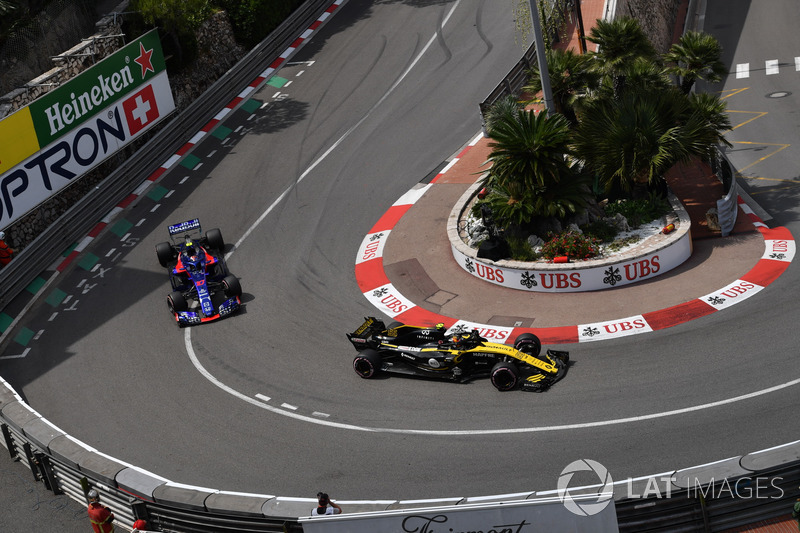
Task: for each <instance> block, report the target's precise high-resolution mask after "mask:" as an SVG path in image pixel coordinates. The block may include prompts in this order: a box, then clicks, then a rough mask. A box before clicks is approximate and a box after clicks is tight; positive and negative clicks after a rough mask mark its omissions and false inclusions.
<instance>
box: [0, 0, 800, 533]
mask: <svg viewBox="0 0 800 533" xmlns="http://www.w3.org/2000/svg"><path fill="white" fill-rule="evenodd" d="M329 5H330V0H324V1H322V0H309V1H308V2H306V3H305V4H304V6H302V7H301V8H300V9H298V10H297V11H296V12H295V14H294V15H293V16H292V18H290V19H289V20H287V21H286V23H284V25H282V26H281V28H279V29H278V30H276V31H275V32H274V33H273V35H271V36H270V38H269V39H268V41H269V42H267V41H265V42H263V43H261V44H260V45H259V46H257V47H256V48H255V49H254V50H253V51H251V52H250V53H249V54H248V55H247V56H246V57H245V58H244V59H242V61H241V62H240V63H239V64H237V66H236V67H234V68H233V69H232V70H231V71H230V72H229V75H228V76H227V77H226V79H224V80H220V81H219V82H217V83H215V84H214V85H213V86H212V87H211V88H210V89H209V90H208V91H207V92H206V93H204V95H203V96H201V98H200V99H199V100H198V101H197V102H195V103H194V104H192V106H190V108H189V109H187V110H186V111H185V112H183V113H181V114H180V115H178V116H177V117H175V118H174V119H173V120H171V121H170V123H169V124H168V125H167V126H166V127H165V128H164V129H163V130H162V131H161V132H160V133H159V134H157V135H156V136H155V138H154V139H152V140H151V141H150V142H148V143H147V144H146V145H145V146H144V147H143V148H142V149H140V150H139V152H137V153H136V154H135V155H134V156H133V157H132V158H131V159H129V160H128V161H126V162H125V163H124V164H123V165H121V166H120V168H119V169H118V170H117V171H115V172H114V173H113V174H112V175H110V176H109V177H108V178H107V179H106V180H105V181H104V182H103V183H102V184H101V185H100V186H99V187H98V189H97V190H95V191H94V193H92V194H91V195H89V196H87V197H86V198H84V199H83V200H82V201H81V202H79V203H78V204H76V206H74V207H73V208H72V209H70V210H69V211H68V212H67V213H65V215H63V216H62V217H61V218H60V219H59V221H58V222H57V223H56V224H54V225H53V226H52V227H51V228H50V229H48V231H47V232H45V233H44V234H42V235H41V236H40V237H39V238H37V240H36V241H34V243H32V245H30V246H29V247H28V248H26V249H25V250H24V251H23V252H22V253H20V255H19V256H18V257H17V258H15V260H14V261H13V262H12V263H11V264H9V265H8V266H7V267H6V268H4V269H3V270H2V271H0V287H2V291H3V292H2V293H0V303H2V304H5V303H7V302H8V301H9V300H10V299H11V298H13V297H14V296H15V295H16V294H18V293H19V292H21V291H22V290H23V289H24V288H25V286H26V285H27V284H28V283H30V282H31V280H32V279H33V278H35V277H36V276H37V275H38V273H39V272H41V271H42V270H43V269H44V268H45V267H46V266H47V265H49V264H50V263H51V262H52V261H53V260H54V252H53V251H54V250H55V251H57V250H62V249H64V248H66V247H67V246H68V245H69V244H71V243H72V242H74V241H75V240H76V239H78V238H81V237H82V236H84V235H85V234H86V232H87V231H88V229H89V228H91V227H92V225H93V224H94V223H95V221H96V220H97V219H98V218H100V217H101V216H102V215H104V214H105V213H107V212H109V210H111V209H112V208H113V206H115V205H116V204H117V203H118V202H119V201H120V200H121V199H122V198H124V197H126V196H128V194H129V193H128V191H130V190H133V189H134V188H135V187H136V186H137V185H139V184H140V183H142V181H143V180H144V179H145V178H146V177H147V176H149V175H150V174H151V173H152V172H153V170H154V165H153V162H158V161H162V160H164V159H166V158H167V157H168V156H170V155H172V154H173V153H174V151H175V149H176V148H177V147H178V146H180V145H181V144H183V141H181V140H180V139H183V138H185V136H186V134H187V133H194V132H195V131H196V130H197V129H198V128H199V126H201V125H202V124H205V123H206V122H208V120H209V119H210V118H211V117H212V116H213V115H214V113H215V110H217V109H219V108H220V107H221V106H222V105H224V104H225V103H226V102H228V101H230V99H231V98H232V96H234V95H237V94H239V92H240V90H241V87H242V85H244V84H245V83H246V82H247V81H249V80H250V79H252V77H253V76H254V75H255V74H256V73H258V72H260V71H261V70H263V62H264V58H269V57H275V55H276V54H277V53H279V52H281V51H282V50H283V49H284V48H285V47H286V46H287V44H288V43H291V42H293V41H294V40H295V37H296V35H297V34H298V33H299V32H300V31H302V30H304V29H305V28H306V27H307V26H308V24H309V22H310V21H313V20H315V19H316V17H318V16H319V14H320V13H322V12H323V11H324V10H325V8H326V7H327V6H329ZM0 434H2V439H0V443H2V445H3V447H4V448H5V449H6V450H8V452H9V455H10V456H11V457H12V458H14V459H17V460H19V461H21V462H22V463H23V464H24V465H25V466H26V467H27V468H28V469H29V470H30V471H31V473H32V474H33V476H34V478H35V479H36V480H37V481H40V482H42V483H43V484H44V485H45V487H46V488H47V489H48V490H50V491H52V492H53V493H55V494H67V495H68V496H70V497H71V498H73V499H74V500H76V501H78V502H84V501H85V496H84V494H85V491H86V489H87V488H88V487H89V486H92V487H94V488H96V489H98V490H99V491H100V492H101V493H102V497H103V499H104V501H105V502H106V503H108V504H109V505H110V506H111V507H112V508H113V509H114V512H115V514H116V516H117V518H118V522H119V523H120V524H121V525H125V526H128V527H130V526H131V525H132V522H133V521H134V520H135V519H138V518H144V519H147V520H148V522H150V523H151V524H152V525H153V526H155V527H158V528H160V529H161V530H163V531H178V532H186V533H195V532H197V533H210V532H220V533H225V532H243V531H251V532H282V531H287V532H290V533H294V532H299V531H302V525H301V524H300V523H299V522H298V521H297V518H298V517H301V516H305V515H307V514H308V513H309V512H310V509H311V508H312V507H313V506H314V503H315V500H313V499H310V498H286V497H280V496H273V495H259V494H244V493H237V492H226V491H219V490H215V489H210V488H205V487H195V486H188V485H184V484H181V483H177V482H173V481H170V480H167V479H165V478H163V477H161V476H159V475H157V474H154V473H151V472H148V471H146V470H143V469H141V468H139V467H137V466H134V465H131V464H127V463H124V462H122V461H119V460H118V459H115V458H113V457H110V456H108V455H107V454H104V453H103V452H102V451H100V450H97V449H95V448H93V447H91V446H89V445H87V444H85V443H82V442H80V441H78V440H77V439H75V438H73V437H71V436H70V435H68V434H67V433H66V432H64V431H63V430H61V429H60V428H58V427H56V426H54V425H53V424H51V423H50V422H49V421H48V420H46V419H45V418H44V417H42V416H41V415H40V414H39V413H38V412H36V411H35V410H33V409H32V408H31V407H30V406H29V405H27V404H26V403H25V402H24V401H23V400H22V398H21V397H20V396H19V395H18V394H17V393H16V392H15V391H14V390H13V388H12V387H11V386H10V385H9V384H8V383H7V382H5V381H4V380H2V378H0ZM756 476H761V477H768V478H770V479H772V480H777V479H778V478H780V481H779V482H776V483H775V484H772V485H771V486H772V489H770V491H771V492H765V493H764V495H765V496H773V497H770V498H767V499H760V498H742V497H740V496H741V495H742V494H741V492H736V493H730V497H727V496H728V494H729V491H728V492H725V491H716V492H715V490H716V488H717V487H719V486H722V487H724V486H726V484H727V485H728V486H730V485H731V484H732V483H734V482H735V480H742V479H744V480H753V479H755V478H756ZM654 477H655V478H657V479H660V478H662V477H667V478H668V479H669V480H670V481H669V482H668V483H669V485H668V486H669V487H671V489H670V492H671V496H672V497H670V498H660V497H656V496H655V495H654V494H653V490H652V489H650V490H646V489H648V488H649V481H645V480H648V479H651V478H654ZM673 478H674V480H675V481H672V479H673ZM723 479H724V480H725V481H723V482H720V481H719V480H723ZM729 479H730V481H728V480H729ZM688 480H693V481H694V480H696V483H692V482H688ZM798 484H800V441H798V442H794V443H790V444H787V445H784V446H780V447H777V448H772V449H769V450H763V451H760V452H755V453H751V454H748V455H744V456H741V457H736V458H732V459H728V460H726V461H721V462H719V463H714V464H712V465H704V466H698V467H694V468H692V469H687V470H682V471H676V472H670V473H667V474H664V475H658V476H650V477H648V478H639V479H637V480H631V482H630V483H627V482H622V483H618V484H616V485H615V490H614V500H615V503H616V509H617V511H616V512H617V517H618V523H619V528H620V530H621V531H652V532H658V531H671V532H674V531H698V530H705V531H717V530H720V529H724V528H727V527H734V526H736V525H740V524H746V523H752V522H754V521H757V520H760V519H764V518H771V517H774V516H778V515H781V514H785V513H786V512H787V510H788V509H790V508H791V503H792V502H793V500H794V499H795V497H796V496H797V495H798V491H797V489H796V487H797V486H798ZM697 487H701V489H702V490H695V491H694V492H693V491H692V489H696V488H697ZM597 491H598V488H597V487H579V488H571V489H570V494H577V493H581V492H582V493H584V494H589V495H591V494H595V493H597ZM554 492H555V491H547V492H535V491H530V492H525V493H520V494H507V495H496V496H490V497H480V498H476V497H454V498H446V499H445V498H443V499H438V500H425V501H395V500H388V501H352V502H344V501H340V502H339V503H341V504H343V505H347V509H348V514H349V513H358V512H370V511H390V510H396V509H409V508H426V509H430V510H435V509H438V508H440V507H443V506H453V505H471V504H475V503H478V502H480V503H487V502H488V503H497V504H499V503H500V502H505V501H521V500H530V499H537V498H552V496H553V494H554ZM645 494H646V495H647V497H646V498H645V497H640V496H639V495H645ZM659 495H663V492H662V493H660V494H659ZM683 496H690V497H683Z"/></svg>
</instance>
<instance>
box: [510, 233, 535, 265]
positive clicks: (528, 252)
mask: <svg viewBox="0 0 800 533" xmlns="http://www.w3.org/2000/svg"><path fill="white" fill-rule="evenodd" d="M506 242H507V243H508V248H509V250H510V254H511V259H513V260H514V261H536V260H537V259H539V254H538V253H536V252H535V251H534V250H533V248H531V245H530V244H529V243H528V239H526V238H523V237H518V236H512V235H507V236H506Z"/></svg>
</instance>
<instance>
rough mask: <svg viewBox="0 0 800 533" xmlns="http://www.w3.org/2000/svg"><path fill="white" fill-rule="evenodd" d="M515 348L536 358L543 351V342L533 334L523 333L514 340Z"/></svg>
mask: <svg viewBox="0 0 800 533" xmlns="http://www.w3.org/2000/svg"><path fill="white" fill-rule="evenodd" d="M514 348H516V349H517V350H519V351H520V352H525V353H526V354H528V355H532V356H533V357H536V356H538V355H539V354H540V353H541V351H542V341H540V340H539V337H537V336H536V335H534V334H533V333H523V334H522V335H520V336H518V337H517V338H516V339H515V340H514Z"/></svg>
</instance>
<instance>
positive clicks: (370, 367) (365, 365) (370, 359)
mask: <svg viewBox="0 0 800 533" xmlns="http://www.w3.org/2000/svg"><path fill="white" fill-rule="evenodd" d="M382 362H383V361H382V360H381V356H380V354H379V353H378V352H376V351H375V350H370V349H369V348H368V349H366V350H362V351H360V352H359V353H358V355H357V356H356V358H355V359H353V370H355V371H356V374H358V375H359V376H361V377H362V378H364V379H370V378H374V377H375V376H377V375H378V374H379V373H380V371H381V364H382Z"/></svg>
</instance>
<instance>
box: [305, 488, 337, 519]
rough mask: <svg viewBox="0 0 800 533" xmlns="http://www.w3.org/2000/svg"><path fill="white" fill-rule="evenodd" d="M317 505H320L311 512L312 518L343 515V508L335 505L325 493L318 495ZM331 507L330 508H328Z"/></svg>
mask: <svg viewBox="0 0 800 533" xmlns="http://www.w3.org/2000/svg"><path fill="white" fill-rule="evenodd" d="M317 503H318V504H319V505H318V506H317V507H315V508H314V509H313V510H312V511H311V516H323V515H330V514H342V508H341V507H339V506H338V505H336V504H335V503H333V502H332V501H331V499H330V498H329V497H328V495H327V494H326V493H324V492H318V493H317ZM329 505H330V507H328V506H329Z"/></svg>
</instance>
